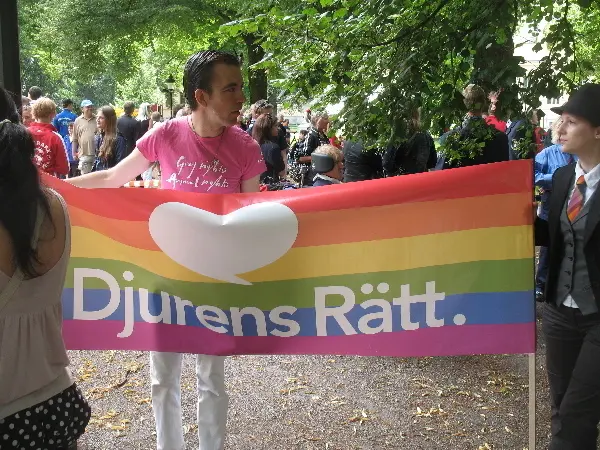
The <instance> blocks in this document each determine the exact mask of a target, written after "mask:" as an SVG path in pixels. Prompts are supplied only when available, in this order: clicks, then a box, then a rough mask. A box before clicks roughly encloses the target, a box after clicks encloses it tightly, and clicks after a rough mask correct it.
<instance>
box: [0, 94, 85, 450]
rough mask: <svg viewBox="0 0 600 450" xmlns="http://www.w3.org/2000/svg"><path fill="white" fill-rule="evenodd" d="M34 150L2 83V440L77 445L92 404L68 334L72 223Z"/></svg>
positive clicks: (41, 446) (29, 445) (16, 444)
mask: <svg viewBox="0 0 600 450" xmlns="http://www.w3.org/2000/svg"><path fill="white" fill-rule="evenodd" d="M34 151H35V146H34V142H33V138H32V136H31V134H30V133H29V131H28V130H27V128H25V127H24V126H23V125H21V124H20V123H19V116H18V114H17V110H16V107H15V104H14V103H13V101H12V99H11V98H10V96H9V95H8V93H7V92H6V91H5V90H4V89H2V88H0V174H1V176H0V443H3V447H4V443H6V444H8V445H10V446H11V448H12V447H14V448H34V449H46V448H52V449H74V448H76V446H77V444H76V442H77V439H78V438H79V437H80V436H81V435H82V434H83V432H84V431H85V427H86V426H87V423H88V422H89V420H90V408H89V406H88V404H87V402H86V401H85V399H84V398H83V395H82V394H81V391H80V390H79V389H78V387H77V386H76V385H75V383H74V382H73V378H72V377H71V375H70V373H69V371H68V369H67V367H68V365H69V359H68V357H67V352H66V350H65V345H64V342H63V339H62V302H61V298H62V291H63V286H64V282H65V276H66V272H67V266H68V262H69V253H70V248H71V241H70V223H69V216H68V212H67V206H66V204H65V202H64V200H63V199H62V198H61V197H60V196H59V195H58V194H57V193H55V192H54V191H51V190H49V189H46V188H44V187H43V186H41V184H40V179H39V175H38V170H37V168H36V167H35V165H34V163H33V160H32V159H33V156H34Z"/></svg>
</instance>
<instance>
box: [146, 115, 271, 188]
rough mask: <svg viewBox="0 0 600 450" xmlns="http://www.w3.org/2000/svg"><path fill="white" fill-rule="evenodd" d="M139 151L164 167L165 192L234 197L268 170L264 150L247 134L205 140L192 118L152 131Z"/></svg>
mask: <svg viewBox="0 0 600 450" xmlns="http://www.w3.org/2000/svg"><path fill="white" fill-rule="evenodd" d="M137 148H138V149H139V151H140V152H141V153H142V155H144V157H145V158H146V159H147V160H148V161H151V162H154V161H158V162H159V163H160V170H161V177H160V182H161V187H162V189H174V190H176V191H187V192H209V193H211V194H231V193H236V192H240V190H241V185H242V181H245V180H249V179H251V178H254V177H256V176H257V175H260V174H261V173H263V172H264V171H266V170H267V168H266V166H265V162H264V160H263V156H262V152H261V151H260V146H259V145H258V143H257V142H256V141H255V140H254V139H252V137H251V136H250V135H249V134H248V133H246V132H245V131H244V130H242V129H240V128H238V127H227V128H226V129H225V131H224V132H223V134H222V135H221V136H217V137H214V138H201V137H199V136H198V135H197V134H196V133H194V132H193V131H192V129H191V128H190V126H189V123H188V117H179V118H176V119H173V120H169V121H167V122H164V123H163V124H161V125H159V126H157V127H155V128H152V130H150V131H149V132H148V133H146V134H145V135H144V136H143V137H142V138H141V139H140V140H139V141H137Z"/></svg>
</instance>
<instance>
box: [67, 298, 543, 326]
mask: <svg viewBox="0 0 600 450" xmlns="http://www.w3.org/2000/svg"><path fill="white" fill-rule="evenodd" d="M73 294H74V290H73V289H65V290H64V292H63V317H64V318H65V319H83V320H102V319H106V320H113V321H124V320H125V317H127V321H128V322H131V317H132V316H133V317H134V321H135V322H144V321H145V322H148V321H152V320H153V319H152V316H160V315H161V314H162V310H163V306H162V304H163V300H162V299H161V296H160V295H159V294H149V296H148V306H147V307H146V306H145V305H146V302H145V301H144V302H143V305H144V315H143V316H144V317H143V316H142V311H141V307H142V305H141V304H140V297H139V294H138V292H137V291H133V304H131V302H126V301H125V295H124V291H121V298H120V300H119V303H118V304H117V302H116V300H115V299H113V303H112V304H111V305H109V300H110V293H109V291H108V290H101V289H86V290H85V291H84V297H83V301H82V302H81V303H83V305H80V306H79V309H80V311H79V313H78V316H77V317H75V314H74V298H73ZM167 298H168V300H167ZM417 300H418V299H416V298H415V299H413V300H412V302H411V303H410V304H408V303H407V304H404V305H392V304H391V303H390V302H388V301H385V300H373V303H374V304H371V305H369V304H368V302H367V303H363V304H359V305H354V306H352V307H351V308H350V306H351V304H350V305H349V306H348V310H347V312H345V311H342V308H341V307H340V308H337V309H336V308H335V307H330V308H325V309H320V310H319V312H318V311H317V309H315V308H300V309H297V310H296V311H295V312H293V309H292V308H291V307H280V308H281V310H280V311H277V310H273V311H266V312H265V311H261V310H260V309H258V308H250V310H246V311H242V312H245V314H242V315H241V314H240V313H239V312H238V311H234V310H235V309H236V308H231V309H227V310H222V311H221V310H218V308H215V307H210V308H211V309H212V310H211V311H206V310H204V311H202V310H200V311H197V308H196V307H195V306H193V305H192V304H191V303H190V302H186V301H185V300H180V299H175V298H174V297H173V296H171V297H167V296H166V295H165V303H166V304H167V305H168V306H167V307H168V308H170V314H166V315H167V317H168V319H169V322H168V323H172V324H177V323H179V324H181V325H183V324H185V325H187V326H194V327H204V326H205V325H204V324H202V323H201V321H200V319H199V316H200V317H202V318H203V319H205V323H208V324H209V325H212V326H214V327H221V330H222V331H225V330H226V334H230V335H234V334H235V335H243V336H256V335H257V333H258V331H257V330H262V332H261V333H260V334H259V335H263V334H265V331H264V330H266V334H269V335H270V334H276V335H277V334H278V333H277V330H279V331H281V332H283V333H284V334H283V335H285V333H286V332H288V331H289V330H290V325H291V326H292V329H294V328H296V332H295V333H293V335H297V336H315V335H321V336H323V335H327V336H336V335H344V334H354V333H353V330H354V332H355V333H359V334H360V333H366V334H372V333H375V332H379V331H402V330H412V329H416V328H427V327H438V326H454V325H463V324H465V323H466V324H470V325H492V324H509V323H528V322H534V321H535V303H534V296H533V292H532V291H524V292H502V293H478V294H472V293H471V294H457V295H450V296H448V297H446V298H445V299H443V300H438V301H435V302H431V301H429V302H427V303H425V302H423V301H417ZM199 308H201V307H199ZM241 308H247V306H244V305H240V309H241ZM81 310H83V314H82V312H81ZM94 311H97V313H95V314H94V313H93V312H94ZM334 312H338V315H337V316H335V315H332V314H333V313H334ZM326 314H328V315H327V316H326ZM369 315H371V316H369ZM92 316H95V317H92ZM218 316H221V318H220V319H217V317H218ZM232 316H233V317H234V319H235V320H234V322H232ZM383 316H385V325H384V318H382V317H383ZM211 319H212V320H211ZM159 320H160V321H163V320H162V319H156V320H155V321H159ZM293 321H295V322H296V323H297V324H298V325H299V330H297V326H294V323H293ZM317 321H318V322H317ZM318 323H319V324H321V325H320V326H319V325H318ZM378 327H381V328H378ZM209 328H210V326H209ZM234 328H235V330H234ZM274 330H275V331H276V332H275V333H273V331H274ZM234 331H235V332H234ZM318 331H319V333H318Z"/></svg>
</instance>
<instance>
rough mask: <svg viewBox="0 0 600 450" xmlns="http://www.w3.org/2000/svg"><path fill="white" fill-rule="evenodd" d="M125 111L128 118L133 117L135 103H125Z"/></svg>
mask: <svg viewBox="0 0 600 450" xmlns="http://www.w3.org/2000/svg"><path fill="white" fill-rule="evenodd" d="M123 111H124V112H125V114H127V115H128V116H130V115H132V114H133V112H134V111H135V104H134V103H133V102H125V103H123Z"/></svg>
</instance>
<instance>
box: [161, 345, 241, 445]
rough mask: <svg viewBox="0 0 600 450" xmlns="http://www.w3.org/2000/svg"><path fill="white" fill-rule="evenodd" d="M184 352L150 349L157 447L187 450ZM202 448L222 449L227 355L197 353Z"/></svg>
mask: <svg viewBox="0 0 600 450" xmlns="http://www.w3.org/2000/svg"><path fill="white" fill-rule="evenodd" d="M182 357H183V354H181V353H164V352H150V376H151V378H152V409H153V411H154V419H155V420H156V441H157V444H156V448H157V450H184V449H185V444H184V441H183V423H182V419H181V363H182ZM196 377H197V384H198V441H199V447H198V448H199V450H222V449H223V446H224V444H225V430H226V426H227V406H228V403H229V397H228V395H227V393H226V392H225V357H224V356H209V355H196Z"/></svg>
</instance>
